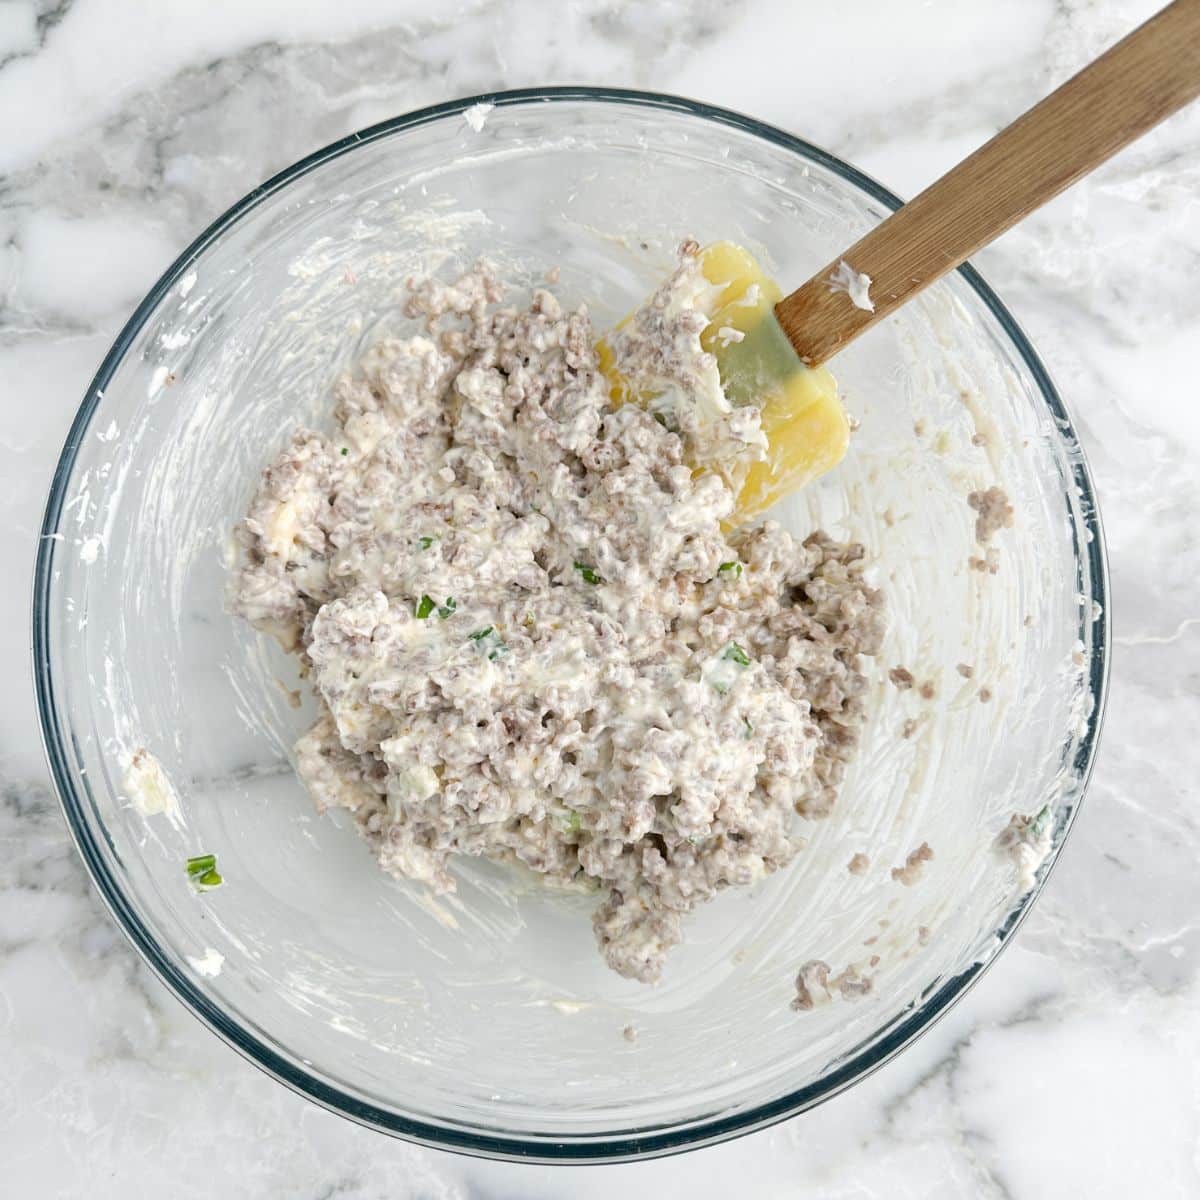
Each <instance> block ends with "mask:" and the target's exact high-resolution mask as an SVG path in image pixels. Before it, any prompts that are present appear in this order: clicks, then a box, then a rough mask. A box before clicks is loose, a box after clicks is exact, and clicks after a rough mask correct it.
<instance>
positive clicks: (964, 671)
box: [954, 663, 975, 679]
mask: <svg viewBox="0 0 1200 1200" xmlns="http://www.w3.org/2000/svg"><path fill="white" fill-rule="evenodd" d="M954 669H955V670H956V671H957V672H958V673H959V674H960V675H961V676H962V677H963V678H964V679H970V678H971V676H972V675H974V674H975V668H974V667H972V666H970V665H969V664H968V663H959V664H958V666H957V667H955V668H954Z"/></svg>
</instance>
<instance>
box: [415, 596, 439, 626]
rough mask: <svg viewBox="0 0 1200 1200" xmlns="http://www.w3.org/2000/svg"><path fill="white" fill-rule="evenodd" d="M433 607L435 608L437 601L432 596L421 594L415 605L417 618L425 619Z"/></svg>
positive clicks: (419, 619)
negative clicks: (418, 601)
mask: <svg viewBox="0 0 1200 1200" xmlns="http://www.w3.org/2000/svg"><path fill="white" fill-rule="evenodd" d="M435 608H437V602H436V601H435V600H434V598H433V597H432V596H422V597H421V601H420V603H419V604H418V605H417V620H418V621H423V620H425V618H426V617H427V616H429V614H430V613H431V612H433V610H434V609H435Z"/></svg>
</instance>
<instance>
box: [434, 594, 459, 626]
mask: <svg viewBox="0 0 1200 1200" xmlns="http://www.w3.org/2000/svg"><path fill="white" fill-rule="evenodd" d="M456 608H458V601H457V600H455V599H454V597H453V596H447V597H446V603H445V604H443V605H442V606H441V608H439V609H438V616H439V617H441V618H442V620H443V621H444V620H445V619H446V618H447V617H450V616H453V615H454V610H455V609H456Z"/></svg>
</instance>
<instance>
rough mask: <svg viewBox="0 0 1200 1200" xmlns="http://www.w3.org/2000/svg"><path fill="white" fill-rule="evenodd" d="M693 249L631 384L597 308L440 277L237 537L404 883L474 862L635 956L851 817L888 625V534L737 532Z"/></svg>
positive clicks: (743, 432) (282, 458)
mask: <svg viewBox="0 0 1200 1200" xmlns="http://www.w3.org/2000/svg"><path fill="white" fill-rule="evenodd" d="M704 293H705V284H704V280H703V277H702V275H701V274H700V271H699V264H698V258H697V255H696V250H695V244H694V243H686V244H685V246H684V248H683V250H682V251H681V258H680V263H679V267H678V269H677V270H676V272H675V274H674V275H673V276H672V277H671V279H670V280H668V282H667V283H666V284H665V285H664V286H663V288H662V289H661V290H660V291H659V292H658V293H656V294H655V296H654V297H652V298H651V300H650V301H648V302H647V304H646V306H645V307H644V308H643V309H642V310H639V313H638V314H637V315H636V316H635V318H634V319H633V320H631V321H630V322H629V323H627V325H626V326H625V328H624V329H623V330H622V331H621V332H619V333H617V334H614V335H611V336H610V346H611V348H612V350H613V353H614V356H615V361H616V369H617V370H618V371H619V372H620V374H621V375H622V377H623V378H624V379H625V380H626V381H627V383H628V384H629V386H630V390H631V392H632V393H633V394H636V395H639V396H645V397H647V403H646V404H644V405H643V404H636V403H627V404H624V405H621V406H619V407H614V405H613V403H612V401H611V400H610V385H609V382H608V380H607V379H606V378H605V376H604V375H603V374H602V373H601V372H600V370H599V368H598V363H597V353H596V348H595V333H594V331H593V329H592V326H591V323H590V321H589V318H588V314H587V312H586V310H584V309H583V308H580V309H578V310H576V311H572V312H566V311H564V310H563V308H562V307H561V306H560V304H559V302H558V300H556V299H555V297H554V296H553V295H552V294H551V293H550V292H549V291H548V290H544V289H537V290H535V291H534V292H533V295H532V299H531V300H530V302H529V303H528V304H527V305H526V306H524V307H515V306H509V305H505V304H504V303H503V300H504V294H503V289H502V288H501V286H500V285H499V283H498V281H497V280H496V278H495V277H494V274H493V273H492V271H491V270H489V268H488V267H487V266H480V267H478V268H477V269H475V270H473V271H471V272H469V273H468V274H466V275H464V276H463V277H462V278H460V279H458V280H456V281H455V282H453V283H448V284H447V283H440V282H437V281H424V282H420V283H415V284H414V285H413V288H412V291H411V299H410V301H409V305H408V315H409V316H411V317H415V318H417V319H418V320H419V321H420V322H421V326H422V332H420V333H417V334H414V335H413V336H408V337H392V338H386V339H384V340H382V341H380V342H378V343H377V344H376V345H375V346H374V347H373V348H372V349H371V350H370V351H369V352H367V354H366V355H365V357H364V358H363V360H362V362H361V363H360V364H359V366H358V368H357V369H356V370H355V371H354V372H353V373H352V374H350V375H347V376H346V377H344V378H343V379H341V380H340V382H338V384H337V385H336V387H335V389H334V407H333V422H332V431H331V432H329V433H319V432H315V431H313V430H309V429H301V430H299V431H297V432H296V433H295V434H294V435H293V436H292V438H291V440H290V442H289V443H288V445H287V446H286V448H285V449H284V450H283V451H282V452H281V453H280V454H279V455H278V456H277V457H276V458H275V460H274V462H272V463H271V465H270V466H269V467H267V469H266V471H265V473H264V475H263V477H262V480H261V483H260V485H259V487H258V490H257V493H256V495H255V496H254V498H253V501H252V503H251V505H250V508H249V512H248V515H247V516H246V518H245V519H244V520H243V521H242V522H241V523H240V525H239V526H238V529H237V538H238V541H239V543H240V545H241V547H242V548H243V559H242V562H241V564H240V566H239V568H238V570H237V573H236V577H235V578H234V580H233V582H232V586H231V606H232V608H233V610H234V611H235V612H236V613H237V614H239V615H240V616H242V617H244V618H246V619H247V620H249V621H250V622H251V623H252V624H253V625H254V626H255V627H256V628H258V629H259V630H262V631H264V632H267V633H270V634H272V635H274V636H275V637H277V638H278V639H279V640H280V642H281V643H282V644H283V646H284V647H285V648H286V649H287V650H289V651H290V652H293V653H294V654H296V655H297V656H298V658H299V660H300V663H301V666H302V669H303V670H304V672H305V673H306V675H307V676H308V678H309V679H310V680H311V682H312V683H313V685H314V686H315V690H316V693H317V695H318V698H319V701H320V703H321V708H322V714H321V717H320V719H319V720H318V721H317V723H316V724H315V725H314V726H313V728H312V729H311V730H310V731H309V732H308V733H306V734H305V735H304V736H303V737H302V738H301V739H300V741H299V743H298V744H297V746H296V760H297V769H298V771H299V774H300V777H301V778H302V779H303V781H304V783H305V784H306V785H307V787H308V789H309V791H310V792H311V793H312V796H313V798H314V800H315V802H316V805H317V808H318V809H319V810H321V811H325V810H327V809H330V808H344V809H348V810H349V811H350V812H351V813H353V815H354V819H355V821H356V823H357V826H358V828H359V830H360V832H361V833H362V835H363V837H364V838H366V840H367V841H368V843H369V844H370V846H371V848H372V850H373V851H374V853H375V855H376V856H377V857H378V860H379V863H380V866H381V867H383V869H384V870H386V871H389V872H391V873H393V874H395V875H397V876H402V877H405V878H408V879H415V880H420V881H423V882H425V883H427V884H428V885H429V886H431V887H432V888H433V889H434V890H435V891H439V892H446V891H453V890H454V886H455V884H454V877H453V875H452V873H451V869H450V868H451V864H452V861H453V859H454V858H455V856H456V855H463V854H466V855H481V856H485V857H487V858H489V859H494V860H500V861H504V862H509V863H515V864H521V865H523V866H524V867H526V868H528V869H529V870H531V871H533V872H536V873H537V874H538V875H540V876H542V877H544V879H545V880H546V881H547V882H549V883H553V884H559V885H574V886H579V885H581V884H582V885H585V886H587V887H590V888H594V889H595V890H596V891H597V892H598V893H599V897H600V899H599V904H598V907H597V909H596V912H595V916H594V920H593V925H594V929H595V934H596V939H597V941H598V943H599V948H600V950H601V953H602V954H603V955H604V958H605V959H606V960H607V962H608V964H609V965H610V966H611V967H612V968H613V969H614V970H616V971H618V972H620V974H622V975H624V976H627V977H629V978H632V979H637V980H642V981H647V982H649V981H653V980H656V979H657V978H658V977H659V975H660V973H661V971H662V968H663V962H664V959H665V956H666V954H667V952H668V950H669V949H670V948H671V947H672V946H674V945H676V944H677V943H678V942H679V941H680V940H681V937H682V932H681V920H682V918H683V916H684V915H685V914H686V913H687V912H688V911H689V910H690V909H692V908H693V907H695V905H697V904H698V903H700V902H701V901H703V900H707V899H710V898H711V897H712V896H713V895H715V893H717V892H718V891H720V890H721V889H723V888H726V887H730V886H734V885H736V886H747V885H749V884H752V883H754V882H755V881H756V880H758V879H760V878H762V877H763V876H764V875H765V874H767V873H769V872H772V871H775V870H778V869H779V868H780V867H783V866H785V865H786V864H787V863H789V862H790V861H791V859H792V858H793V856H794V855H795V854H796V853H797V851H798V849H799V848H800V846H801V845H802V842H801V841H800V840H799V839H798V838H797V836H796V832H795V828H794V826H795V825H796V823H797V814H800V815H801V816H803V817H808V818H816V817H821V816H823V815H824V814H826V813H828V812H829V810H830V808H831V806H832V805H833V803H834V801H835V799H836V797H837V792H838V787H839V784H840V783H841V781H842V777H843V773H844V770H845V767H846V763H847V760H848V759H849V758H850V756H851V755H852V753H853V751H854V748H855V744H856V742H857V740H858V737H859V732H860V729H861V726H862V723H863V719H864V700H863V696H864V691H865V687H866V678H865V675H864V672H863V665H862V663H861V661H860V656H861V655H872V654H874V653H875V652H876V650H877V649H878V646H879V642H880V638H881V636H882V606H881V597H880V594H879V593H878V592H877V591H875V590H874V589H872V588H871V587H869V586H868V585H867V584H866V583H865V582H864V581H863V576H862V570H863V566H864V551H863V548H862V547H861V546H859V545H844V544H841V543H838V542H836V541H834V540H833V539H831V538H829V537H827V536H826V535H825V534H824V533H822V532H814V533H813V534H811V535H810V536H809V537H807V538H806V539H805V540H804V541H802V542H800V541H796V540H795V539H793V538H792V536H791V535H790V534H788V533H787V532H786V531H784V530H783V529H782V528H780V527H779V526H778V525H776V524H774V523H773V522H771V521H766V522H765V523H762V524H758V525H756V526H754V527H753V528H739V529H734V530H732V531H730V530H727V529H725V528H724V527H723V524H722V522H723V521H724V520H725V519H726V518H727V517H729V516H730V514H731V512H732V511H733V508H734V498H735V492H734V490H733V488H732V487H731V485H730V484H729V483H728V482H727V479H728V475H727V473H725V472H723V471H721V470H717V469H704V470H700V469H693V466H692V465H689V464H696V463H699V462H704V461H710V459H709V454H710V452H711V451H712V448H713V447H716V448H718V450H719V453H720V455H721V456H722V457H723V459H724V461H725V462H726V463H728V461H730V459H731V458H733V457H736V456H738V455H743V456H757V455H761V454H762V453H763V445H764V438H763V436H762V433H761V431H760V427H759V414H758V410H757V409H756V408H754V407H753V406H745V407H742V408H738V409H735V408H733V407H732V406H731V405H730V404H729V403H728V401H727V400H726V399H725V397H724V395H723V393H722V392H721V389H720V380H719V376H718V374H717V370H716V365H715V362H714V360H713V359H712V357H711V356H710V355H708V354H706V353H704V352H703V350H702V349H701V346H700V340H699V335H700V331H701V330H702V329H703V328H704V327H705V325H706V323H707V319H706V318H705V316H704V314H703V309H702V305H703V298H704Z"/></svg>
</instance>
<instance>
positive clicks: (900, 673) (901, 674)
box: [888, 667, 915, 692]
mask: <svg viewBox="0 0 1200 1200" xmlns="http://www.w3.org/2000/svg"><path fill="white" fill-rule="evenodd" d="M888 678H889V679H890V680H891V681H892V682H893V683H894V684H895V685H896V686H897V687H898V688H899V689H900V690H901V691H902V692H907V691H908V689H909V688H910V687H912V685H913V683H914V682H915V680H914V679H913V673H912V672H911V671H910V670H909V669H908V668H907V667H893V668H892V669H891V670H890V671H889V672H888Z"/></svg>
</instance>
